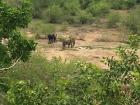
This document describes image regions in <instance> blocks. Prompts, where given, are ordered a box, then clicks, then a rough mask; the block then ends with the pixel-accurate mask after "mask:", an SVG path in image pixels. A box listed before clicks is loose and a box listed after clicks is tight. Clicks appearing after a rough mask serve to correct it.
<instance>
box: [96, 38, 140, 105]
mask: <svg viewBox="0 0 140 105" xmlns="http://www.w3.org/2000/svg"><path fill="white" fill-rule="evenodd" d="M138 39H139V38H138V37H137V36H131V37H130V39H129V45H130V46H129V49H127V48H126V47H119V48H118V49H117V54H118V57H119V60H116V59H115V58H113V57H112V58H106V60H105V61H106V64H107V65H108V66H109V70H108V71H105V72H104V73H103V74H102V75H101V77H100V79H99V83H100V86H101V89H100V90H98V92H97V93H98V94H97V97H98V98H99V100H100V102H101V105H106V104H107V105H112V104H113V105H136V104H138V103H137V102H139V99H138V96H137V95H135V94H136V93H135V91H136V90H135V88H133V86H135V83H136V80H137V79H138V78H137V77H136V75H133V73H137V74H138V75H139V70H140V65H139V58H138V55H137V50H138V43H139V40H138ZM132 44H134V45H133V46H132ZM137 88H138V87H137Z"/></svg>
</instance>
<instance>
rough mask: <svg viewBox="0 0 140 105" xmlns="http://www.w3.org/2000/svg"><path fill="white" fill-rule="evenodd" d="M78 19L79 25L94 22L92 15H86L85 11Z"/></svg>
mask: <svg viewBox="0 0 140 105" xmlns="http://www.w3.org/2000/svg"><path fill="white" fill-rule="evenodd" d="M78 17H79V23H80V24H87V23H92V22H93V20H94V18H93V17H92V15H91V14H90V13H87V12H86V11H81V12H80V14H79V16H78Z"/></svg>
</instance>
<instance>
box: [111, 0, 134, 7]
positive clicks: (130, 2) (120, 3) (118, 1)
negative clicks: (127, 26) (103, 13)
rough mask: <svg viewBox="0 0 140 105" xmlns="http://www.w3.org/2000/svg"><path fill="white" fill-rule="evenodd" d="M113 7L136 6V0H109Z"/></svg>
mask: <svg viewBox="0 0 140 105" xmlns="http://www.w3.org/2000/svg"><path fill="white" fill-rule="evenodd" d="M109 2H110V4H111V7H112V8H113V9H130V8H132V7H134V6H135V4H136V0H109Z"/></svg>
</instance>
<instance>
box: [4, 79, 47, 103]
mask: <svg viewBox="0 0 140 105" xmlns="http://www.w3.org/2000/svg"><path fill="white" fill-rule="evenodd" d="M46 89H47V88H46V87H44V86H43V85H42V84H38V85H36V86H34V87H32V86H31V84H30V83H28V82H24V81H19V82H17V83H14V84H12V86H11V88H10V90H8V92H7V97H8V98H7V100H8V105H42V104H43V103H44V98H45V97H44V95H45V93H46Z"/></svg>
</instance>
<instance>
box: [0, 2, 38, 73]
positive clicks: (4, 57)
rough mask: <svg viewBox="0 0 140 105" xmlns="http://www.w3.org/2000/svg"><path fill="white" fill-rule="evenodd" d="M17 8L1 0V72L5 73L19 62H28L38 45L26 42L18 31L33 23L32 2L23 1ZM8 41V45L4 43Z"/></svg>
mask: <svg viewBox="0 0 140 105" xmlns="http://www.w3.org/2000/svg"><path fill="white" fill-rule="evenodd" d="M18 4H19V5H18V6H17V7H11V6H9V5H7V4H6V3H5V2H3V1H2V0H0V42H1V43H0V71H5V70H8V69H10V68H12V67H13V66H15V64H16V63H17V62H18V61H23V62H25V61H27V60H28V59H29V57H30V55H31V52H32V51H33V50H35V47H36V43H35V42H34V41H33V40H26V39H25V38H24V37H23V36H22V35H21V33H20V32H19V31H18V30H17V29H20V28H25V27H27V26H28V23H29V22H30V21H31V17H32V13H31V10H32V8H31V2H30V1H29V0H23V1H22V2H19V3H18ZM5 39H7V40H8V42H7V44H5V43H2V41H3V40H5Z"/></svg>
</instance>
